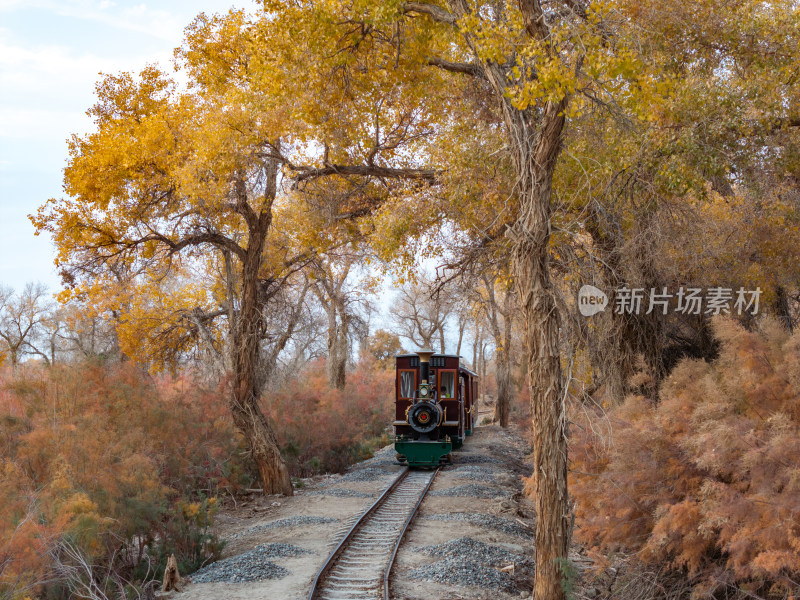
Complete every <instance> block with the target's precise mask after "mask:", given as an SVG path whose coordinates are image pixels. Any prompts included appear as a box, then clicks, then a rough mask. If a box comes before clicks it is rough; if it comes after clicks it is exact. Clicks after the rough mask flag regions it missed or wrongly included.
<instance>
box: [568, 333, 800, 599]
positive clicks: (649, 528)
mask: <svg viewBox="0 0 800 600" xmlns="http://www.w3.org/2000/svg"><path fill="white" fill-rule="evenodd" d="M714 332H715V335H716V337H717V338H718V339H719V340H720V342H721V352H720V356H719V358H718V359H717V360H716V361H714V362H713V363H706V362H703V361H698V360H686V361H684V362H682V363H680V364H679V365H678V366H677V367H676V369H675V370H674V372H673V373H672V374H671V376H670V377H669V378H668V379H667V380H666V381H665V383H664V385H663V386H662V389H661V391H660V402H659V403H658V404H657V405H655V406H653V405H652V404H651V403H649V402H648V401H647V400H645V399H644V398H642V397H631V398H628V399H627V401H626V402H625V403H624V404H623V405H622V406H620V407H618V408H615V409H613V410H612V411H610V412H609V413H608V414H607V415H603V414H601V413H598V412H589V413H587V412H585V410H581V411H575V414H574V415H573V421H574V423H575V424H574V426H573V427H572V444H571V450H570V451H571V459H572V464H571V474H570V485H571V491H572V493H573V494H574V495H575V498H576V500H577V504H576V517H577V521H576V525H577V527H576V535H577V536H578V537H579V538H580V539H581V540H582V541H583V542H585V543H587V544H588V545H589V546H593V547H595V548H597V549H599V550H601V551H605V552H610V551H623V552H635V553H636V554H637V555H638V556H639V558H640V559H641V560H643V561H645V562H648V563H666V564H667V565H668V566H669V567H670V568H672V569H677V570H683V571H684V572H686V573H687V574H689V575H690V576H691V578H692V580H693V581H694V582H695V584H696V587H695V592H696V594H698V595H700V596H703V597H712V596H713V594H715V593H718V592H720V591H721V590H725V589H728V588H730V587H731V586H734V587H736V586H739V587H742V588H746V589H748V590H749V591H750V592H754V593H759V594H765V595H770V594H775V595H777V596H780V597H785V596H786V595H787V594H790V593H791V592H790V590H796V589H797V583H796V582H798V581H800V333H798V334H795V335H794V336H792V337H789V335H788V333H786V332H785V331H784V330H783V329H781V328H780V327H779V326H777V325H776V324H775V323H773V322H771V321H766V322H764V323H763V324H762V328H761V331H759V332H749V331H746V330H745V329H743V328H742V327H741V326H740V325H738V324H736V323H735V322H733V321H731V320H723V319H719V320H716V321H715V322H714Z"/></svg>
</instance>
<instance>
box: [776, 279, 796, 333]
mask: <svg viewBox="0 0 800 600" xmlns="http://www.w3.org/2000/svg"><path fill="white" fill-rule="evenodd" d="M775 312H776V314H777V315H778V321H779V322H780V324H781V325H783V326H784V327H785V328H786V330H787V331H788V332H789V333H792V332H793V331H794V327H793V325H792V313H791V311H790V310H789V298H788V297H787V295H786V290H785V289H784V288H783V286H780V285H779V286H778V287H777V289H776V290H775Z"/></svg>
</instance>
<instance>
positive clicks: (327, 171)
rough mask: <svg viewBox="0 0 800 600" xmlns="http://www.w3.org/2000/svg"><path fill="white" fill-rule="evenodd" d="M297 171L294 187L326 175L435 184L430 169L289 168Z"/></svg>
mask: <svg viewBox="0 0 800 600" xmlns="http://www.w3.org/2000/svg"><path fill="white" fill-rule="evenodd" d="M290 168H292V169H294V170H295V171H299V173H298V174H297V175H295V177H294V181H295V185H296V184H297V183H300V182H302V181H306V180H309V179H316V178H317V177H325V176H327V175H359V176H362V177H380V178H385V179H412V180H421V181H426V182H427V183H430V184H435V183H436V171H434V170H432V169H394V168H391V167H379V166H376V165H326V166H324V167H319V168H313V167H290Z"/></svg>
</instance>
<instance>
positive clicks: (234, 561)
mask: <svg viewBox="0 0 800 600" xmlns="http://www.w3.org/2000/svg"><path fill="white" fill-rule="evenodd" d="M304 554H311V552H309V551H308V550H305V549H303V548H300V547H299V546H294V545H293V544H259V545H258V546H256V547H255V548H253V549H252V550H249V551H247V552H245V553H243V554H239V555H237V556H231V557H230V558H225V559H223V560H218V561H217V562H215V563H211V564H210V565H208V566H206V567H203V568H202V569H200V570H199V571H196V572H194V573H192V574H191V575H190V576H189V579H191V580H192V582H193V583H245V582H248V581H263V580H265V579H280V578H281V577H286V576H287V575H289V573H290V572H289V570H288V569H286V568H284V567H281V566H280V565H276V564H275V563H273V562H271V561H270V560H269V559H270V558H286V557H289V556H302V555H304Z"/></svg>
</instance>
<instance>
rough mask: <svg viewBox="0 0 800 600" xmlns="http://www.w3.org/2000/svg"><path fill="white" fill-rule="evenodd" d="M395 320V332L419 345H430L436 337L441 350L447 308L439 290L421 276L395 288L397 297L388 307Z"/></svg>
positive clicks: (447, 314)
mask: <svg viewBox="0 0 800 600" xmlns="http://www.w3.org/2000/svg"><path fill="white" fill-rule="evenodd" d="M389 312H390V314H391V315H392V317H393V318H394V319H395V322H396V323H397V333H398V335H400V336H401V337H404V338H405V339H407V340H409V341H410V342H411V343H413V344H416V345H417V346H418V347H419V348H431V349H433V348H434V344H435V340H436V338H437V337H438V340H439V351H440V352H441V353H442V354H444V353H445V338H444V329H445V323H446V322H447V319H448V317H449V316H450V312H451V307H450V303H449V301H448V300H446V299H445V297H444V294H442V293H441V290H439V289H437V287H436V285H435V284H434V283H433V282H432V281H430V280H428V279H427V278H425V277H422V276H420V277H418V281H416V282H408V283H406V284H405V285H403V286H402V287H400V289H399V290H398V297H397V299H396V300H395V302H394V304H393V305H392V307H391V309H390V310H389Z"/></svg>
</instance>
